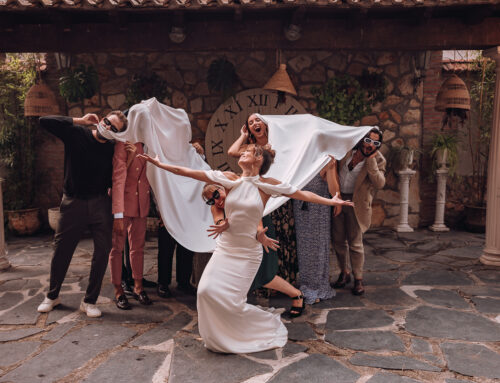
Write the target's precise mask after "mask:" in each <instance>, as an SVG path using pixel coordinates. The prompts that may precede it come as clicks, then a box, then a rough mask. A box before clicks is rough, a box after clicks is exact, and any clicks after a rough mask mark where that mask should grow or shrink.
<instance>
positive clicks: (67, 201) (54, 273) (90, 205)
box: [47, 195, 113, 304]
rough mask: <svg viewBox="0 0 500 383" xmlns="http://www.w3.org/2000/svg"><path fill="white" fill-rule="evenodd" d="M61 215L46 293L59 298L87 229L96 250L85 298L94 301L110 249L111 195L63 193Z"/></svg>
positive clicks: (104, 271)
mask: <svg viewBox="0 0 500 383" xmlns="http://www.w3.org/2000/svg"><path fill="white" fill-rule="evenodd" d="M60 211H61V216H60V219H59V222H58V225H57V230H56V234H55V237H54V247H55V248H54V255H53V257H52V262H51V264H50V287H49V292H48V294H47V297H48V298H50V299H56V298H57V297H58V295H59V292H60V290H61V286H62V283H63V281H64V277H65V276H66V273H67V271H68V268H69V265H70V263H71V259H72V258H73V253H74V252H75V249H76V246H77V245H78V242H79V241H80V238H81V236H82V234H83V232H84V230H85V229H87V228H88V229H89V230H90V232H91V234H92V238H93V240H94V254H93V256H92V262H91V265H90V275H89V283H88V286H87V291H86V293H85V298H84V301H85V302H86V303H92V304H95V303H96V301H97V298H98V297H99V293H100V291H101V285H102V280H103V278H104V274H105V273H106V267H107V265H108V255H109V252H110V250H111V234H112V230H113V216H112V214H111V198H110V197H109V196H107V195H101V196H98V197H94V198H91V199H85V200H84V199H79V198H74V197H68V196H66V195H64V196H63V199H62V201H61V210H60Z"/></svg>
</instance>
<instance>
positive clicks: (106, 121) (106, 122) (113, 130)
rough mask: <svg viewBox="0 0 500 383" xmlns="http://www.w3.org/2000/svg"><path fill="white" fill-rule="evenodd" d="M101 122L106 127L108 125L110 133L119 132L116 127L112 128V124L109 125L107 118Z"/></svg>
mask: <svg viewBox="0 0 500 383" xmlns="http://www.w3.org/2000/svg"><path fill="white" fill-rule="evenodd" d="M102 120H103V121H104V123H105V124H106V125H108V126H109V127H110V128H111V131H112V132H113V133H118V132H119V130H118V129H117V128H116V126H114V125H113V124H112V123H111V122H110V121H109V120H108V119H107V117H104V118H103V119H102Z"/></svg>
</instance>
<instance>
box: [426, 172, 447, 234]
mask: <svg viewBox="0 0 500 383" xmlns="http://www.w3.org/2000/svg"><path fill="white" fill-rule="evenodd" d="M448 171H449V170H448V169H447V168H446V167H444V168H441V169H438V170H436V178H437V192H436V216H435V218H434V224H433V225H432V226H430V227H429V229H430V230H432V231H438V232H443V231H450V229H449V227H447V226H446V225H445V224H444V208H445V204H446V179H447V177H448Z"/></svg>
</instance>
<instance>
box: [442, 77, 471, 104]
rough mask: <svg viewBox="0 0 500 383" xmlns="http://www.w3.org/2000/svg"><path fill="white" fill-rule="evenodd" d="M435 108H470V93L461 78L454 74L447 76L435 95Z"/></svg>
mask: <svg viewBox="0 0 500 383" xmlns="http://www.w3.org/2000/svg"><path fill="white" fill-rule="evenodd" d="M434 108H435V109H436V110H438V111H440V112H443V111H445V110H446V109H463V110H470V95H469V90H468V89H467V86H466V85H465V83H464V82H463V80H462V79H461V78H460V77H458V76H457V75H456V74H454V75H452V76H451V77H449V78H447V79H446V80H445V81H444V82H443V85H441V88H440V89H439V92H438V94H437V96H436V105H435V107H434Z"/></svg>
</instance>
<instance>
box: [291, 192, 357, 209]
mask: <svg viewBox="0 0 500 383" xmlns="http://www.w3.org/2000/svg"><path fill="white" fill-rule="evenodd" d="M285 197H289V198H293V199H298V200H301V201H307V202H312V203H319V204H321V205H329V206H336V205H342V206H354V203H353V202H351V201H344V200H343V199H341V198H339V193H338V192H337V193H335V195H334V196H333V197H332V198H324V197H321V196H319V195H317V194H315V193H313V192H310V191H307V190H297V191H296V192H295V193H293V194H290V195H286V196H285Z"/></svg>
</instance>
